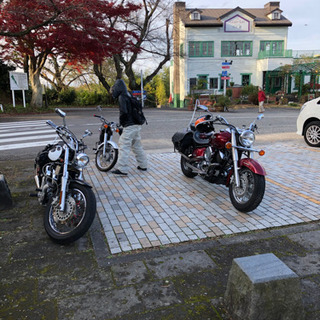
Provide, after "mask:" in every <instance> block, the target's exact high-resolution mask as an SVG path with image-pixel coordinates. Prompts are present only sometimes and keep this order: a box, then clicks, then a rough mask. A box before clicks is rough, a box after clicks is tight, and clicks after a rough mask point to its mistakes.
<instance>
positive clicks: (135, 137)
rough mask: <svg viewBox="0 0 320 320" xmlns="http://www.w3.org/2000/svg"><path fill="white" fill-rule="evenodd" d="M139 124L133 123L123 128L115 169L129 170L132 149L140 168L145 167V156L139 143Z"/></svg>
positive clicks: (125, 171)
mask: <svg viewBox="0 0 320 320" xmlns="http://www.w3.org/2000/svg"><path fill="white" fill-rule="evenodd" d="M141 127H142V126H141V125H133V126H129V127H125V128H123V132H122V134H121V136H120V139H119V158H118V163H117V169H118V170H120V171H121V172H123V173H128V171H129V166H128V164H129V156H130V151H131V150H132V151H133V153H134V155H135V157H136V160H137V162H138V165H139V166H140V168H147V165H148V163H147V156H146V154H145V152H144V150H143V147H142V144H141V136H140V131H141Z"/></svg>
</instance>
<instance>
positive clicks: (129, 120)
mask: <svg viewBox="0 0 320 320" xmlns="http://www.w3.org/2000/svg"><path fill="white" fill-rule="evenodd" d="M111 94H112V96H113V97H114V98H118V104H119V111H120V116H119V122H120V124H121V125H122V126H123V132H122V134H121V136H120V139H119V146H120V148H119V159H118V162H117V169H116V170H114V171H112V173H114V174H118V175H127V174H128V171H129V168H128V163H129V156H130V151H131V150H132V151H133V153H134V155H135V157H136V160H137V162H138V167H137V168H138V169H139V170H142V171H146V170H147V156H146V154H145V152H144V150H143V148H142V144H141V136H140V131H141V127H142V126H141V125H139V124H136V123H135V122H134V120H133V117H132V107H131V103H130V93H129V92H128V90H127V87H126V84H125V83H124V81H123V80H121V79H118V80H117V81H116V82H115V84H114V85H113V87H112V88H111Z"/></svg>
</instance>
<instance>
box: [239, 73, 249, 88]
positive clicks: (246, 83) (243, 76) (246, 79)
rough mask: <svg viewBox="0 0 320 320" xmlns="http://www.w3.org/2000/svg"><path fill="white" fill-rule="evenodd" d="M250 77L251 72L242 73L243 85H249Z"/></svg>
mask: <svg viewBox="0 0 320 320" xmlns="http://www.w3.org/2000/svg"><path fill="white" fill-rule="evenodd" d="M250 78H251V74H242V75H241V84H242V85H243V86H247V85H249V84H250V82H251V81H250Z"/></svg>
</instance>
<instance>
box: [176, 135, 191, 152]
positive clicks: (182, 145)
mask: <svg viewBox="0 0 320 320" xmlns="http://www.w3.org/2000/svg"><path fill="white" fill-rule="evenodd" d="M192 136H193V133H192V132H191V131H185V132H181V131H178V132H176V133H175V134H174V135H173V136H172V138H171V140H172V143H173V146H174V149H175V150H178V151H180V152H183V151H184V150H185V149H186V148H187V147H189V146H190V145H192V144H193V139H192Z"/></svg>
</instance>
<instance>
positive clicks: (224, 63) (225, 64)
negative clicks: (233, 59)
mask: <svg viewBox="0 0 320 320" xmlns="http://www.w3.org/2000/svg"><path fill="white" fill-rule="evenodd" d="M230 64H231V63H230V62H222V65H223V66H230Z"/></svg>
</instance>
